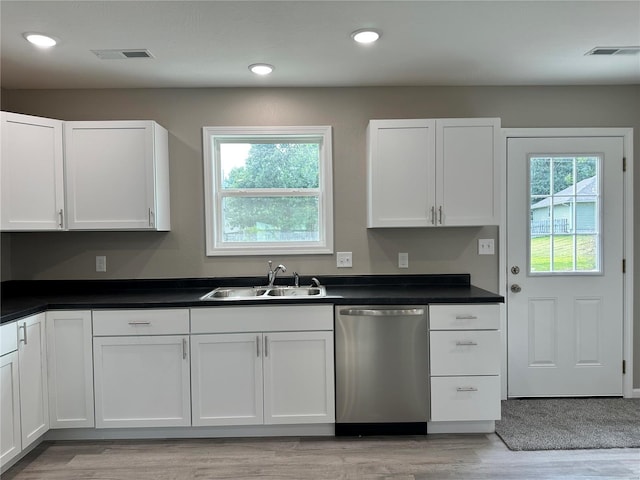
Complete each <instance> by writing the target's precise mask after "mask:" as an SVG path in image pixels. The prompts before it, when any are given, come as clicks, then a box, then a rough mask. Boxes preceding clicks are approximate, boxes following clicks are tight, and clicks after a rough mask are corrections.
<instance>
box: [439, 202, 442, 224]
mask: <svg viewBox="0 0 640 480" xmlns="http://www.w3.org/2000/svg"><path fill="white" fill-rule="evenodd" d="M438 223H439V224H440V225H442V205H440V206H439V207H438Z"/></svg>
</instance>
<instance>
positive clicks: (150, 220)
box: [149, 208, 155, 227]
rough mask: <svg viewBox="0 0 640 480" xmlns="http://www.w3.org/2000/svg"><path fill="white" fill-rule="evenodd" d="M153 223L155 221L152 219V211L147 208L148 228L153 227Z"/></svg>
mask: <svg viewBox="0 0 640 480" xmlns="http://www.w3.org/2000/svg"><path fill="white" fill-rule="evenodd" d="M154 221H155V218H154V214H153V210H151V208H149V226H150V227H153V223H154Z"/></svg>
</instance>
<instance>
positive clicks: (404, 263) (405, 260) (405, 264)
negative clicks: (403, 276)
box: [398, 253, 409, 268]
mask: <svg viewBox="0 0 640 480" xmlns="http://www.w3.org/2000/svg"><path fill="white" fill-rule="evenodd" d="M398 268H409V254H408V253H398Z"/></svg>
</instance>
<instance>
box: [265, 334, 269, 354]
mask: <svg viewBox="0 0 640 480" xmlns="http://www.w3.org/2000/svg"><path fill="white" fill-rule="evenodd" d="M264 356H265V357H268V356H269V340H268V337H267V336H266V335H265V336H264Z"/></svg>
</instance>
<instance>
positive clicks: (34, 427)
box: [18, 313, 49, 449]
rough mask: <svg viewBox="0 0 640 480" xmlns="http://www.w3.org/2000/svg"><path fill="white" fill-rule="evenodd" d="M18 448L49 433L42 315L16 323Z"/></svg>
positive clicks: (26, 445)
mask: <svg viewBox="0 0 640 480" xmlns="http://www.w3.org/2000/svg"><path fill="white" fill-rule="evenodd" d="M18 336H19V338H18V369H19V370H18V371H19V377H20V425H21V427H22V448H23V449H24V448H27V447H28V446H29V445H30V444H31V443H33V442H34V441H35V440H37V439H38V438H39V437H40V436H41V435H43V434H44V433H45V432H46V431H47V430H49V396H48V393H47V365H46V358H47V357H46V335H45V314H44V313H39V314H37V315H33V316H31V317H28V318H26V319H24V320H20V321H18Z"/></svg>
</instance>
